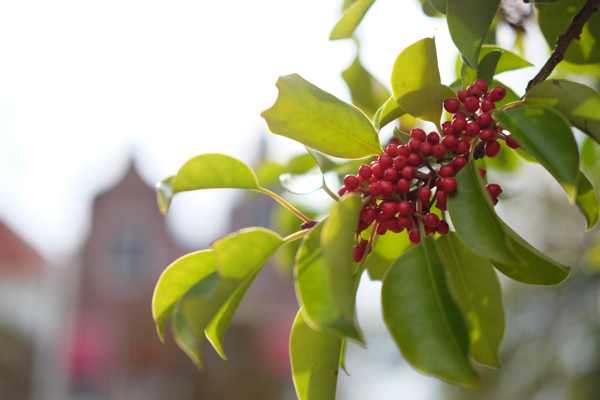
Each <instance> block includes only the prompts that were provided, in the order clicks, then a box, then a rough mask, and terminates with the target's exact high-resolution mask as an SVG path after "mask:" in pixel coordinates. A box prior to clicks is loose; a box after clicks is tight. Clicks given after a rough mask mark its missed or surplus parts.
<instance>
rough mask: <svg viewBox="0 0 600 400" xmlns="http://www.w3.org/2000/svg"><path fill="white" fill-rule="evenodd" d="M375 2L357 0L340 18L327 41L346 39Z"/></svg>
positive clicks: (371, 0)
mask: <svg viewBox="0 0 600 400" xmlns="http://www.w3.org/2000/svg"><path fill="white" fill-rule="evenodd" d="M373 3H375V0H357V1H355V2H354V3H353V4H352V5H351V6H350V7H348V9H347V10H346V12H345V13H344V15H342V18H341V19H340V20H339V21H338V23H337V24H335V26H334V27H333V30H332V31H331V35H330V36H329V40H338V39H348V38H350V37H351V36H352V33H354V30H355V29H356V28H357V27H358V24H360V21H362V19H363V18H364V16H365V14H367V11H369V8H371V6H372V5H373Z"/></svg>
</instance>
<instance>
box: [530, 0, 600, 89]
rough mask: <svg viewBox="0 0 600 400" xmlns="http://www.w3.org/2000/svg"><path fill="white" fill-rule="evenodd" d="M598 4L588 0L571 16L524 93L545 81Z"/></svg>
mask: <svg viewBox="0 0 600 400" xmlns="http://www.w3.org/2000/svg"><path fill="white" fill-rule="evenodd" d="M599 5H600V0H588V1H587V2H586V3H585V5H584V6H583V8H582V9H581V10H579V12H578V13H577V15H576V16H575V17H574V18H573V22H571V25H570V26H569V28H568V29H567V30H566V31H565V33H563V34H562V35H560V36H559V37H558V39H557V40H556V46H555V47H554V50H553V51H552V54H551V55H550V58H549V59H548V61H546V64H545V65H544V66H543V67H542V69H541V70H540V72H538V74H537V75H536V76H535V77H534V78H533V79H532V80H530V81H529V84H527V89H526V90H525V93H527V92H529V91H530V90H531V89H532V88H533V87H534V86H535V85H537V84H538V83H541V82H543V81H545V80H546V78H548V76H550V74H551V73H552V71H553V70H554V68H555V67H556V66H557V65H558V63H559V62H561V61H562V60H563V58H564V56H565V52H566V51H567V48H568V47H569V45H570V44H571V42H572V41H573V40H574V39H575V38H577V37H579V35H581V31H582V29H583V26H584V25H585V23H586V22H587V21H588V19H590V17H591V16H592V14H593V13H595V12H596V11H598V6H599Z"/></svg>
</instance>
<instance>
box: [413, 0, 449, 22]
mask: <svg viewBox="0 0 600 400" xmlns="http://www.w3.org/2000/svg"><path fill="white" fill-rule="evenodd" d="M419 1H420V2H421V9H422V11H423V14H425V15H427V16H428V17H432V18H437V17H443V16H444V14H441V13H439V12H438V10H436V9H435V8H433V6H432V5H431V3H430V2H429V0H419Z"/></svg>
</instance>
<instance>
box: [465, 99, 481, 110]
mask: <svg viewBox="0 0 600 400" xmlns="http://www.w3.org/2000/svg"><path fill="white" fill-rule="evenodd" d="M465 109H466V110H467V111H468V112H471V113H474V112H475V111H477V110H479V99H478V98H477V97H467V99H466V100H465Z"/></svg>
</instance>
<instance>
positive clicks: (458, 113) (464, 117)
mask: <svg viewBox="0 0 600 400" xmlns="http://www.w3.org/2000/svg"><path fill="white" fill-rule="evenodd" d="M454 118H456V119H467V116H466V115H465V114H463V113H461V112H457V113H456V114H454Z"/></svg>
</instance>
